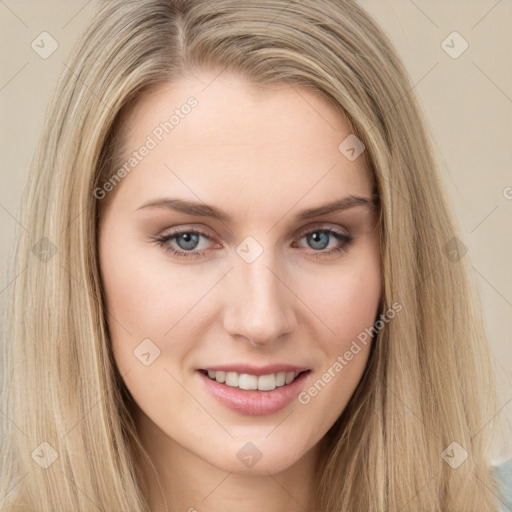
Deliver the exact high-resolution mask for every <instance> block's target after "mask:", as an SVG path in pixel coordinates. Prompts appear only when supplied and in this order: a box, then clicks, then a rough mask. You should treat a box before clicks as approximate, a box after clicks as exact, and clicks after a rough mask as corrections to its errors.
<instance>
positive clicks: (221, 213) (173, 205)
mask: <svg viewBox="0 0 512 512" xmlns="http://www.w3.org/2000/svg"><path fill="white" fill-rule="evenodd" d="M355 206H365V207H366V208H368V209H370V210H373V209H374V208H375V206H376V198H375V196H374V197H371V198H367V197H358V196H354V195H348V196H346V197H344V198H342V199H337V200H335V201H332V202H330V203H326V204H323V205H321V206H316V207H314V208H307V209H305V210H301V211H300V212H299V213H298V214H297V215H296V217H297V219H300V220H305V219H310V218H312V217H319V216H321V215H327V214H328V213H334V212H340V211H343V210H347V209H349V208H354V207H355ZM145 208H165V209H168V210H174V211H177V212H181V213H185V214H188V215H195V216H199V217H211V218H214V219H218V220H220V221H222V222H229V221H230V220H231V215H230V214H229V213H228V212H227V211H226V210H223V209H222V208H219V207H216V206H212V205H208V204H205V203H198V202H195V201H188V200H186V199H178V198H171V197H166V198H161V199H152V200H150V201H148V202H147V203H144V204H143V205H142V206H140V207H139V208H137V209H136V210H135V211H138V210H142V209H145Z"/></svg>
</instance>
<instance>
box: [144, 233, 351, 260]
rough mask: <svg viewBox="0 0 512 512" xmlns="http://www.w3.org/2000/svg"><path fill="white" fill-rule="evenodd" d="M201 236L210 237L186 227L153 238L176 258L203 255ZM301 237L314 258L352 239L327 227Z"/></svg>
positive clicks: (341, 248)
mask: <svg viewBox="0 0 512 512" xmlns="http://www.w3.org/2000/svg"><path fill="white" fill-rule="evenodd" d="M201 238H204V239H207V240H208V239H210V237H209V236H208V234H206V233H204V232H202V231H197V230H191V229H188V230H181V231H174V232H173V233H170V234H167V235H164V236H162V237H155V238H153V240H154V241H155V242H156V243H157V244H158V245H159V246H160V247H162V248H163V249H164V250H165V251H166V252H168V253H171V254H172V255H173V256H175V257H176V258H199V257H202V256H205V255H206V252H208V251H207V250H196V249H197V247H198V246H199V245H200V242H201ZM302 239H306V241H307V244H308V245H309V247H310V248H311V249H312V253H311V255H312V256H313V257H315V258H322V257H326V256H332V255H334V254H339V253H341V252H343V251H347V250H348V249H349V247H350V244H351V243H352V241H353V238H352V236H350V235H348V234H346V233H342V232H339V231H335V230H333V229H327V228H320V229H314V230H310V231H307V232H305V233H303V234H302V235H301V236H300V238H299V240H302ZM331 241H335V242H337V245H335V246H334V247H332V248H331V249H329V250H327V251H326V250H325V249H326V248H327V247H328V246H329V244H330V243H331ZM216 245H217V248H219V247H220V246H219V245H218V244H216ZM176 246H177V248H176Z"/></svg>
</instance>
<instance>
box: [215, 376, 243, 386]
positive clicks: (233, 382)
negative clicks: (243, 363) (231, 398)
mask: <svg viewBox="0 0 512 512" xmlns="http://www.w3.org/2000/svg"><path fill="white" fill-rule="evenodd" d="M215 380H217V378H215ZM226 386H231V387H232V388H237V387H238V373H236V372H226Z"/></svg>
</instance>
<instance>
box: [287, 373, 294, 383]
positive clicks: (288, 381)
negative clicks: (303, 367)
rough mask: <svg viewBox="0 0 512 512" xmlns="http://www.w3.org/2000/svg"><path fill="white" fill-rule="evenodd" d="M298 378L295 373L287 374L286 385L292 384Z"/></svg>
mask: <svg viewBox="0 0 512 512" xmlns="http://www.w3.org/2000/svg"><path fill="white" fill-rule="evenodd" d="M295 377H296V375H295V373H294V372H286V380H285V383H286V384H290V382H291V381H292V380H293V379H294V378H295Z"/></svg>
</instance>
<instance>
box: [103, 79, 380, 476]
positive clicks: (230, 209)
mask: <svg viewBox="0 0 512 512" xmlns="http://www.w3.org/2000/svg"><path fill="white" fill-rule="evenodd" d="M208 84H209V85H208ZM191 98H192V99H191ZM172 116H173V117H172ZM124 126H125V128H126V132H125V147H124V148H125V153H124V159H125V160H124V161H125V162H126V164H127V165H126V166H125V167H124V172H123V171H122V170H121V171H120V172H117V178H116V179H114V180H111V183H110V185H107V186H105V187H104V188H102V189H101V190H99V189H97V191H96V193H95V195H96V196H97V197H99V198H103V197H104V198H103V199H101V201H108V203H105V205H106V206H107V207H106V208H105V211H104V212H103V213H102V216H101V222H100V264H101V272H102V279H103V283H104V287H105V293H106V300H107V309H108V316H107V318H108V322H109V328H110V333H111V341H112V348H113V352H114V356H115V361H116V364H117V366H118V369H119V371H120V373H121V375H122V376H123V379H124V382H125V383H126V386H127V387H128V389H129V391H130V392H131V394H132V396H133V398H134V400H135V402H136V404H137V418H136V421H137V424H138V426H140V428H141V430H142V431H144V432H146V433H148V436H149V437H151V439H152V442H153V443H157V444H158V446H159V450H161V452H162V453H176V449H178V448H179V449H185V450H187V451H188V452H189V453H192V454H193V455H194V456H197V457H198V458H200V459H202V460H203V461H206V462H207V463H210V464H212V465H214V466H217V467H218V468H222V469H224V470H226V471H231V472H248V471H252V472H255V473H262V474H263V473H266V472H271V473H275V472H278V471H281V470H284V469H286V468H288V467H290V466H291V465H293V464H295V463H296V462H298V461H299V460H300V459H301V458H302V457H303V456H305V455H306V454H307V453H308V452H309V453H311V449H312V448H314V447H315V445H316V444H317V443H318V441H319V440H320V439H321V438H322V437H323V436H324V434H325V433H326V432H327V431H328V429H329V428H330V427H331V426H332V425H333V423H334V422H335V420H336V419H337V418H338V417H339V415H340V414H341V412H342V411H343V409H344V408H345V406H346V404H347V402H348V400H349V398H350V396H351V395H352V393H353V392H354V390H355V388H356V386H357V384H358V382H359V380H360V378H361V375H362V373H363V370H364V368H365V365H366V362H367V359H368V354H369V350H370V343H369V342H368V343H366V345H365V344H363V343H361V342H360V341H359V342H358V343H357V347H358V349H356V348H355V345H354V343H353V342H354V340H357V338H358V335H360V334H361V333H362V332H364V330H365V328H370V327H372V326H373V324H374V322H375V319H376V316H377V314H378V304H379V299H380V295H381V275H380V255H379V235H378V228H377V218H378V212H377V211H376V210H375V209H374V208H373V207H372V206H371V205H372V203H371V196H372V185H373V183H372V181H371V177H370V176H369V173H368V170H367V169H366V167H365V165H364V162H363V157H362V156H361V157H358V158H356V157H357V154H358V152H359V150H360V149H361V148H360V147H357V145H354V139H352V138H349V139H348V140H347V141H346V142H345V143H344V144H343V145H342V146H341V149H340V148H339V146H340V144H341V143H342V142H343V141H344V140H345V139H346V138H347V137H348V136H349V135H351V132H350V130H349V128H348V125H346V124H345V122H344V121H342V119H341V118H340V116H339V115H337V113H336V112H335V111H334V110H333V109H332V107H331V106H330V105H329V104H328V103H326V102H325V101H324V100H323V99H322V98H321V97H319V96H317V95H316V94H315V93H314V92H312V91H309V90H307V89H304V88H301V87H296V86H294V87H291V86H288V85H284V84H280V85H279V86H277V85H275V86H272V87H271V88H265V89H259V88H256V87H255V86H254V85H252V84H251V83H250V82H248V81H246V80H244V79H242V78H240V77H238V76H235V75H226V74H223V75H221V76H218V77H217V78H215V74H211V75H204V76H203V77H202V80H201V79H199V78H198V77H197V76H194V78H189V79H187V80H182V81H180V82H178V83H175V84H172V85H166V86H165V87H161V88H160V89H158V90H157V91H154V92H153V93H151V94H149V95H146V96H145V97H143V98H142V100H141V101H140V102H139V103H138V104H137V105H136V107H135V108H134V109H133V110H132V111H131V112H130V113H129V115H128V116H127V117H126V119H125V123H124ZM356 142H357V141H356ZM350 147H353V148H354V151H351V150H350ZM144 148H145V149H144ZM106 196H108V197H106ZM350 198H352V199H350ZM354 198H362V199H354ZM365 200H367V202H365ZM340 201H341V203H339V204H338V205H337V208H331V207H330V205H333V203H336V202H340ZM313 210H318V211H313ZM359 339H361V337H360V338H359ZM208 370H209V372H208ZM208 373H209V375H208ZM293 378H295V380H293V381H291V379H293ZM290 381H291V382H290ZM254 388H257V389H254ZM171 451H172V452H171Z"/></svg>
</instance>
